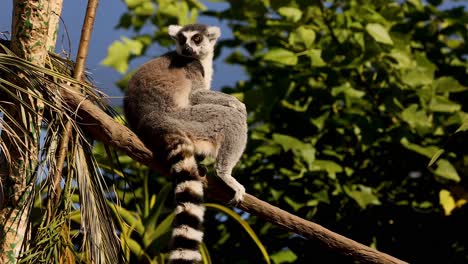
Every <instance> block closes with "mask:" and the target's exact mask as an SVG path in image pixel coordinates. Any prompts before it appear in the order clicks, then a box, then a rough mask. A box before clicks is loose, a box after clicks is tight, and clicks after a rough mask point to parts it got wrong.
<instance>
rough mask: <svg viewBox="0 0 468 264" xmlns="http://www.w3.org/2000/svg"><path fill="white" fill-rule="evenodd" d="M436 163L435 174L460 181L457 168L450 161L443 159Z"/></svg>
mask: <svg viewBox="0 0 468 264" xmlns="http://www.w3.org/2000/svg"><path fill="white" fill-rule="evenodd" d="M436 164H437V168H436V169H435V171H434V174H435V175H437V176H439V177H442V178H444V179H447V180H451V181H454V182H459V181H460V180H461V179H460V176H459V175H458V172H457V170H456V169H455V167H453V165H452V163H450V161H448V160H445V159H441V160H439V161H437V162H436Z"/></svg>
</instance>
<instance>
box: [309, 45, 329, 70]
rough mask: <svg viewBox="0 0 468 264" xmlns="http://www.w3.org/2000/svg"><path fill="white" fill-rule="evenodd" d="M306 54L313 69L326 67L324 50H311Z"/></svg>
mask: <svg viewBox="0 0 468 264" xmlns="http://www.w3.org/2000/svg"><path fill="white" fill-rule="evenodd" d="M305 54H306V55H307V56H308V57H309V58H310V65H311V66H312V67H321V66H325V65H326V63H325V61H323V59H322V50H320V49H309V50H307V51H306V53H305Z"/></svg>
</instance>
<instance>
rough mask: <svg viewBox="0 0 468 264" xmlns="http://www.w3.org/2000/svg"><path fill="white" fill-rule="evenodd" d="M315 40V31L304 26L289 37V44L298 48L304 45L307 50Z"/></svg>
mask: <svg viewBox="0 0 468 264" xmlns="http://www.w3.org/2000/svg"><path fill="white" fill-rule="evenodd" d="M314 40H315V31H313V30H312V29H309V28H306V27H304V26H300V27H298V28H297V29H296V30H295V31H293V32H291V34H290V35H289V39H288V41H289V44H291V45H293V46H296V45H298V44H303V45H304V46H305V47H306V48H310V47H311V46H312V44H313V43H314Z"/></svg>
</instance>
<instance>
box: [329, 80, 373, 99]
mask: <svg viewBox="0 0 468 264" xmlns="http://www.w3.org/2000/svg"><path fill="white" fill-rule="evenodd" d="M341 93H343V94H345V95H346V96H347V97H350V98H361V97H363V96H364V95H365V94H366V93H365V92H363V91H359V90H356V89H354V88H353V87H351V84H350V83H349V82H346V83H344V84H342V85H340V86H336V87H333V88H332V90H331V94H332V95H333V96H337V95H338V94H341Z"/></svg>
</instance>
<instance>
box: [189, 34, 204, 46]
mask: <svg viewBox="0 0 468 264" xmlns="http://www.w3.org/2000/svg"><path fill="white" fill-rule="evenodd" d="M202 39H203V38H202V36H201V35H200V34H196V35H194V36H193V37H192V40H193V42H195V43H196V44H200V42H202Z"/></svg>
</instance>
